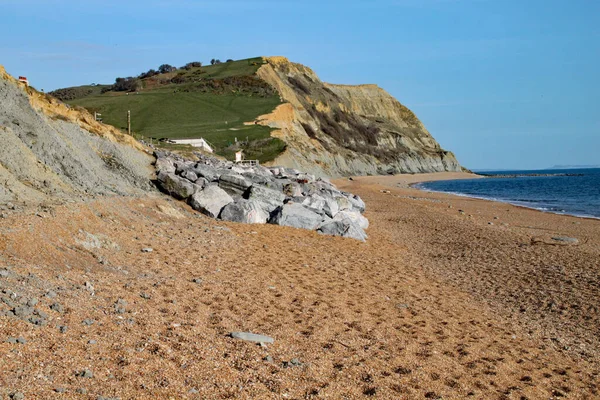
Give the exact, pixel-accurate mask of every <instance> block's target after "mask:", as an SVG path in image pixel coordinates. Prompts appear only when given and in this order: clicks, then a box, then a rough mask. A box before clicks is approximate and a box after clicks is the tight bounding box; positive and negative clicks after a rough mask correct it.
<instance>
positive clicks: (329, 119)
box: [257, 57, 461, 177]
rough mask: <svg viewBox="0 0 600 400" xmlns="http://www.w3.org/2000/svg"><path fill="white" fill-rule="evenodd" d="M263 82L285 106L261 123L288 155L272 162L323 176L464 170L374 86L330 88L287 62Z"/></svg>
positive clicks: (268, 68) (269, 67) (276, 62)
mask: <svg viewBox="0 0 600 400" xmlns="http://www.w3.org/2000/svg"><path fill="white" fill-rule="evenodd" d="M265 60H266V61H267V63H266V64H265V65H263V66H262V67H261V68H260V69H259V70H258V72H257V74H258V76H259V77H260V78H261V79H263V80H264V81H266V82H267V83H269V84H270V85H271V86H273V87H274V88H275V89H277V91H278V92H279V94H280V96H281V99H282V101H284V102H285V103H284V104H282V105H280V106H279V107H278V108H277V109H276V110H275V111H273V112H272V113H271V114H268V115H264V116H261V117H259V119H258V121H257V123H259V124H262V125H267V126H270V127H272V128H276V130H275V131H274V132H273V136H275V137H278V138H280V139H282V140H283V141H285V142H286V143H287V150H286V151H285V152H284V153H283V154H281V155H280V156H279V157H278V158H277V159H276V160H275V161H274V162H273V164H278V165H285V166H289V167H293V168H297V169H300V170H306V171H311V172H313V173H316V174H319V175H327V176H332V177H336V176H342V175H370V174H382V173H397V172H437V171H461V166H460V165H459V163H458V161H457V160H456V158H455V157H454V155H453V154H452V153H451V152H448V151H445V150H443V149H442V148H441V147H440V145H439V144H438V143H437V142H436V141H435V139H434V138H433V137H432V136H431V134H430V133H429V132H428V131H427V129H426V128H425V126H424V125H423V124H422V123H421V121H419V119H418V118H417V117H416V116H415V115H414V114H413V112H412V111H410V110H409V109H408V108H406V107H405V106H403V105H402V104H400V102H398V101H397V100H396V99H394V98H393V97H392V96H391V95H389V94H388V93H387V92H386V91H384V90H383V89H381V88H379V87H378V86H376V85H358V86H348V85H332V84H327V83H324V82H321V80H320V79H319V77H318V76H317V75H316V74H315V73H314V72H313V71H312V70H311V69H310V68H308V67H306V66H303V65H300V64H296V63H292V62H290V61H289V60H287V59H286V58H284V57H268V58H265Z"/></svg>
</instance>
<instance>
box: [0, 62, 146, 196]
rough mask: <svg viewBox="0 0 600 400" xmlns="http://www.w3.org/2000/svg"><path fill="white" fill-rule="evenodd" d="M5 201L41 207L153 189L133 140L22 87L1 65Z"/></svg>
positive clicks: (0, 155)
mask: <svg viewBox="0 0 600 400" xmlns="http://www.w3.org/2000/svg"><path fill="white" fill-rule="evenodd" d="M0 135H1V136H2V140H3V143H2V146H0V182H2V184H1V185H0V202H3V203H5V202H22V203H28V204H39V203H43V202H52V201H55V200H59V199H63V200H64V199H73V198H80V197H81V196H89V195H110V194H118V195H129V194H136V193H143V192H144V191H146V190H149V189H151V188H152V186H151V183H150V178H151V176H152V173H153V171H152V169H151V163H152V158H151V156H150V155H149V154H147V153H145V152H143V151H141V150H140V149H141V145H139V144H138V143H137V142H135V140H133V138H131V137H128V136H126V135H123V134H121V133H120V132H119V131H118V130H116V129H115V128H112V127H108V126H105V125H102V124H100V123H98V122H96V121H95V120H94V119H93V117H92V116H91V115H89V113H87V112H85V111H79V110H74V109H71V108H69V107H67V106H66V105H64V104H62V103H60V102H58V101H57V100H56V99H52V98H50V97H46V96H45V95H44V94H43V93H39V92H37V91H35V90H34V89H32V88H29V87H26V86H24V85H23V84H20V83H18V82H17V81H16V80H15V79H14V78H12V77H11V76H9V75H8V74H7V73H6V72H5V71H4V69H3V68H2V67H0Z"/></svg>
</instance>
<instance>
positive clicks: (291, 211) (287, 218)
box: [270, 203, 323, 231]
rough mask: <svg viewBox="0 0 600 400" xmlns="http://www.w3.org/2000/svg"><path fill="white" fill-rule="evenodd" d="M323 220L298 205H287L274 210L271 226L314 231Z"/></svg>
mask: <svg viewBox="0 0 600 400" xmlns="http://www.w3.org/2000/svg"><path fill="white" fill-rule="evenodd" d="M321 221H323V218H322V217H321V216H320V215H319V214H317V213H315V212H313V211H311V210H309V209H308V208H306V207H304V206H303V205H302V204H299V203H287V204H284V205H283V206H281V207H279V208H278V209H277V210H275V215H273V218H271V221H270V222H271V223H272V224H277V225H282V226H291V227H294V228H302V229H309V230H311V231H312V230H315V229H317V227H318V226H319V225H320V224H321Z"/></svg>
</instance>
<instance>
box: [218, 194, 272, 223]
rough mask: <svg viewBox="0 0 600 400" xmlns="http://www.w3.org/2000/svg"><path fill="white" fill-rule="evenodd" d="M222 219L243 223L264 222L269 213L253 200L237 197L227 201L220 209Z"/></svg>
mask: <svg viewBox="0 0 600 400" xmlns="http://www.w3.org/2000/svg"><path fill="white" fill-rule="evenodd" d="M220 218H221V219H222V220H224V221H232V222H241V223H244V224H266V223H267V220H268V219H269V214H268V213H267V212H266V211H265V210H263V208H262V207H261V205H260V204H259V203H258V202H256V201H254V200H246V199H239V200H237V201H236V202H234V203H229V204H227V205H226V206H225V208H223V210H222V211H221V217H220Z"/></svg>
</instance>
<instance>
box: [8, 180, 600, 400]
mask: <svg viewBox="0 0 600 400" xmlns="http://www.w3.org/2000/svg"><path fill="white" fill-rule="evenodd" d="M463 176H464V175H463ZM428 178H429V177H428ZM438 178H439V175H436V176H431V179H438ZM423 179H425V177H423V176H418V175H411V176H389V177H361V178H356V179H355V180H354V181H348V180H340V181H338V182H337V183H338V185H339V187H340V188H342V189H345V190H349V191H352V192H355V193H358V194H360V195H361V196H362V197H363V198H364V199H365V201H366V203H367V207H368V211H367V213H366V215H367V217H368V218H369V220H370V222H371V226H370V228H369V229H368V231H367V233H368V234H369V240H368V241H367V242H366V243H360V242H357V241H354V240H351V239H342V238H334V237H325V236H320V235H318V234H317V233H315V232H309V231H303V230H295V229H290V228H285V227H279V226H264V225H261V226H257V225H252V226H249V225H239V224H232V223H222V222H216V221H213V220H210V219H208V218H206V217H204V216H200V215H198V214H195V213H193V212H191V210H190V209H189V208H188V207H187V206H185V205H184V204H181V203H178V202H175V201H168V200H166V199H165V198H163V197H157V198H145V199H103V200H102V201H97V202H89V203H85V204H79V205H71V206H69V207H66V206H65V207H56V208H46V209H45V210H42V211H40V212H39V213H38V215H29V216H22V215H12V216H10V215H9V216H7V218H5V219H1V220H0V233H1V235H0V255H1V258H0V261H1V263H2V266H1V267H0V270H1V269H3V268H7V270H8V271H9V273H8V276H4V277H2V278H0V285H2V288H3V289H4V290H8V291H10V292H11V293H15V295H14V296H12V295H10V294H7V292H6V291H5V292H3V293H4V294H3V295H2V296H4V297H7V296H8V298H9V300H10V299H11V298H13V297H14V299H13V300H14V301H20V300H23V299H31V298H36V299H37V300H38V303H37V304H36V305H35V308H36V309H39V310H41V311H42V312H44V313H46V314H47V316H48V324H47V325H46V326H34V325H32V324H31V323H28V322H24V321H22V320H20V319H18V318H14V317H0V339H2V338H6V337H19V336H21V337H23V338H24V339H26V343H25V344H18V343H17V344H14V343H8V342H4V340H3V339H2V340H0V395H2V396H4V397H7V395H9V394H10V393H13V392H16V391H19V392H22V393H24V394H25V395H26V398H56V397H57V396H58V393H57V392H56V390H60V391H61V392H62V391H64V393H61V394H60V397H61V398H90V399H95V398H97V396H105V397H120V398H122V399H130V398H140V399H143V398H176V399H178V398H217V399H221V398H222V399H224V398H246V399H263V398H266V399H281V398H289V399H307V398H331V399H340V398H347V399H353V398H381V399H412V398H428V399H434V398H444V399H463V398H477V399H490V398H491V399H548V398H558V397H567V398H597V397H598V396H599V395H600V394H599V393H598V388H597V385H598V373H599V364H598V360H599V354H598V349H599V348H600V346H599V345H600V343H599V339H598V338H599V337H600V332H599V327H600V321H599V317H598V309H599V307H600V299H599V296H598V284H599V283H600V278H599V276H600V274H599V268H600V267H599V265H598V260H600V234H599V233H600V221H595V220H586V219H580V218H574V217H568V216H560V215H553V214H544V213H541V212H537V211H534V210H528V209H522V208H517V207H513V206H510V205H507V204H502V203H495V202H488V201H482V200H475V199H469V198H463V197H455V196H450V195H445V194H440V193H427V192H423V191H418V190H415V189H411V188H407V187H406V186H407V185H408V184H410V183H412V182H415V181H419V180H421V181H422V180H423ZM398 184H400V186H398ZM382 190H384V191H389V193H382ZM557 235H560V236H569V237H573V238H577V239H578V241H579V242H578V244H575V245H573V244H565V243H562V242H560V243H556V242H555V241H553V240H552V237H555V236H557ZM143 248H152V251H151V252H142V249H143ZM5 275H6V274H5ZM85 282H88V283H89V284H90V285H91V286H92V287H91V288H90V286H89V285H85ZM50 292H54V294H56V296H49V295H48V294H49V293H50ZM11 296H12V297H11ZM4 297H3V298H4ZM119 299H122V300H124V301H125V302H123V301H121V303H117V301H118V300H119ZM55 303H59V304H60V305H61V306H62V308H61V307H57V306H53V304H55ZM118 304H126V305H125V306H124V307H125V309H124V310H121V309H118V308H117V307H116V305H118ZM51 306H53V307H52V308H51ZM9 309H10V306H9V305H7V304H6V302H4V303H1V304H0V311H5V310H9ZM121 311H123V312H121ZM86 320H87V322H86V323H83V322H84V321H86ZM90 320H91V321H93V322H92V323H91V324H89V322H90ZM61 326H66V327H67V328H65V330H64V331H61V328H60V327H61ZM231 331H252V332H255V333H261V334H266V335H269V336H272V337H274V338H275V343H274V344H273V345H269V346H268V347H266V348H261V347H259V346H256V345H252V344H249V343H246V342H241V341H236V340H234V339H232V338H229V337H227V333H228V332H231ZM292 360H293V361H294V362H293V363H292V362H291V361H292ZM296 361H297V362H296ZM85 369H89V370H90V371H91V372H93V377H92V378H85V377H81V376H78V375H77V374H78V372H81V371H82V370H85ZM81 389H85V391H86V393H87V394H86V395H81V394H78V393H77V391H78V390H81Z"/></svg>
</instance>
